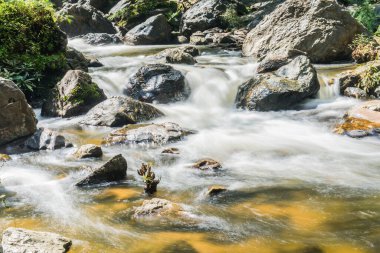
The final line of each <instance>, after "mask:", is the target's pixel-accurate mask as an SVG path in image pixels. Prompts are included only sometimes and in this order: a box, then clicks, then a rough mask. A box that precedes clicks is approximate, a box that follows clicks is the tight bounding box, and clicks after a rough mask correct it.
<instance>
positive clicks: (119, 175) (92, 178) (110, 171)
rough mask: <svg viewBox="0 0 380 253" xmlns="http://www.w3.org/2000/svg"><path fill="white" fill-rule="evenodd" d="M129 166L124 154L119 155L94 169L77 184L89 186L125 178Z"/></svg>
mask: <svg viewBox="0 0 380 253" xmlns="http://www.w3.org/2000/svg"><path fill="white" fill-rule="evenodd" d="M127 168H128V164H127V161H126V160H125V158H124V157H123V156H122V155H117V156H115V157H113V158H112V159H110V160H109V161H108V162H106V163H105V164H104V165H102V166H101V167H99V168H96V169H94V170H92V172H91V173H90V175H88V176H87V177H86V178H84V179H83V180H81V181H79V182H78V183H77V184H76V186H88V185H93V184H101V183H109V182H114V181H120V180H123V179H125V178H126V176H127Z"/></svg>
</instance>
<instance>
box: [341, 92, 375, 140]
mask: <svg viewBox="0 0 380 253" xmlns="http://www.w3.org/2000/svg"><path fill="white" fill-rule="evenodd" d="M377 128H380V100H371V101H366V102H363V103H361V104H359V105H357V106H354V107H353V108H351V109H350V110H349V111H348V112H347V113H346V114H345V116H344V118H343V122H342V123H341V124H339V125H338V126H337V127H336V129H335V132H336V133H339V134H347V135H349V136H352V137H357V136H364V132H365V133H366V135H370V134H371V133H376V131H374V129H377Z"/></svg>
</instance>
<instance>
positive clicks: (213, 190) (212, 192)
mask: <svg viewBox="0 0 380 253" xmlns="http://www.w3.org/2000/svg"><path fill="white" fill-rule="evenodd" d="M226 191H227V188H225V187H223V186H219V185H213V186H211V187H209V188H208V191H207V196H211V197H212V196H216V195H218V194H220V193H222V192H226Z"/></svg>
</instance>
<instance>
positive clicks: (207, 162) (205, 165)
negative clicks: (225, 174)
mask: <svg viewBox="0 0 380 253" xmlns="http://www.w3.org/2000/svg"><path fill="white" fill-rule="evenodd" d="M192 167H193V168H194V169H199V170H211V169H212V170H218V169H221V168H222V165H221V164H220V163H219V162H217V161H215V160H213V159H201V160H199V161H197V162H196V163H195V164H193V166H192Z"/></svg>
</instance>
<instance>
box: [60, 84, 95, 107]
mask: <svg viewBox="0 0 380 253" xmlns="http://www.w3.org/2000/svg"><path fill="white" fill-rule="evenodd" d="M101 97H102V94H101V93H100V91H99V89H98V87H97V85H96V84H94V83H91V84H87V85H80V86H78V87H76V88H75V89H73V90H72V91H71V94H70V97H64V98H63V100H64V101H65V102H71V103H75V104H83V103H85V102H86V101H91V100H98V99H100V98H101Z"/></svg>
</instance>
